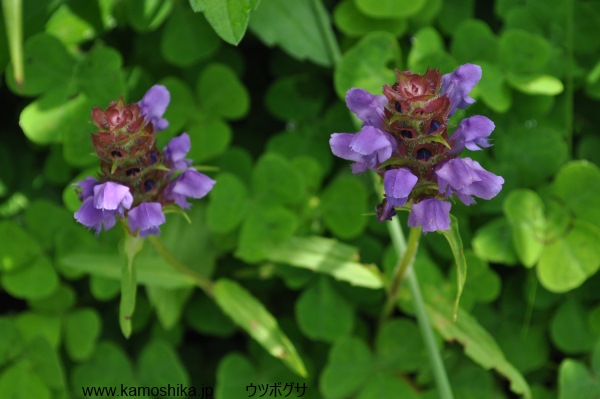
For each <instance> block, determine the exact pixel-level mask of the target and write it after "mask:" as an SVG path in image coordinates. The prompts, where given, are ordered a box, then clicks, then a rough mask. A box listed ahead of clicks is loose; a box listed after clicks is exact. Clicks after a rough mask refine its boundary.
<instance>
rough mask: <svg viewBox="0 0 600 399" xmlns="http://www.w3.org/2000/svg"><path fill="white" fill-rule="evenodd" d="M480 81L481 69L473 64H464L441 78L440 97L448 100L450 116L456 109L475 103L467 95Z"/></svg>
mask: <svg viewBox="0 0 600 399" xmlns="http://www.w3.org/2000/svg"><path fill="white" fill-rule="evenodd" d="M480 79H481V67H480V66H479V65H475V64H464V65H461V66H459V67H458V68H456V70H455V71H454V72H452V73H447V74H446V75H444V76H442V95H444V94H445V95H447V96H448V98H449V99H450V112H449V114H448V116H452V115H453V114H454V112H456V108H466V107H468V106H469V105H470V104H473V103H474V102H475V100H474V99H472V98H471V97H469V93H470V92H471V90H472V89H473V87H475V85H476V84H477V83H478V82H479V80H480Z"/></svg>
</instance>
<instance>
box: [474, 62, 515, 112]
mask: <svg viewBox="0 0 600 399" xmlns="http://www.w3.org/2000/svg"><path fill="white" fill-rule="evenodd" d="M478 64H479V66H481V69H482V70H483V71H482V72H483V73H482V77H481V81H480V82H479V84H478V85H477V87H478V88H479V95H480V96H481V98H482V100H483V101H484V102H485V104H486V105H487V106H488V107H490V108H491V109H492V110H494V111H496V112H498V113H505V112H506V111H508V110H509V109H510V108H511V105H512V96H511V91H510V88H509V87H508V85H507V84H506V80H505V79H504V74H503V73H502V70H501V69H500V68H499V67H498V66H496V65H495V64H491V63H488V62H478Z"/></svg>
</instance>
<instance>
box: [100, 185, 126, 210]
mask: <svg viewBox="0 0 600 399" xmlns="http://www.w3.org/2000/svg"><path fill="white" fill-rule="evenodd" d="M131 204H133V196H132V195H131V193H130V192H129V187H127V186H123V185H121V184H118V183H113V182H110V181H109V182H106V183H102V184H98V185H97V186H95V187H94V206H95V207H96V208H97V209H102V210H111V211H116V210H119V211H120V213H122V210H123V208H125V209H129V208H130V207H131Z"/></svg>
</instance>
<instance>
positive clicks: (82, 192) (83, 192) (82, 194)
mask: <svg viewBox="0 0 600 399" xmlns="http://www.w3.org/2000/svg"><path fill="white" fill-rule="evenodd" d="M98 184H100V182H98V180H96V179H94V178H93V177H91V176H88V177H86V178H85V179H83V180H82V181H80V182H77V183H75V184H74V185H75V186H78V187H79V190H76V191H77V198H79V200H80V201H83V200H85V199H86V198H87V197H90V196H92V195H94V187H96V186H97V185H98Z"/></svg>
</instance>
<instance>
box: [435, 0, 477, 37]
mask: <svg viewBox="0 0 600 399" xmlns="http://www.w3.org/2000/svg"><path fill="white" fill-rule="evenodd" d="M474 16H475V0H444V2H443V6H442V10H441V11H440V12H439V14H438V19H437V22H438V25H439V26H440V29H441V30H442V32H444V33H446V34H448V35H450V34H452V33H453V32H454V31H455V30H456V27H457V26H459V25H460V24H461V23H462V22H463V21H464V20H467V19H471V18H473V17H474Z"/></svg>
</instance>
